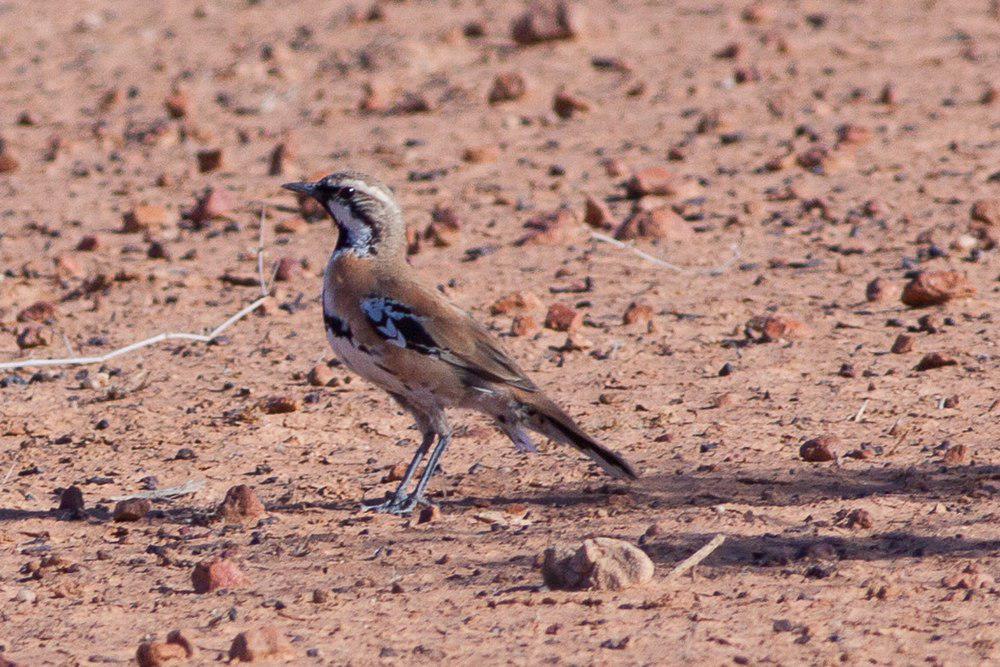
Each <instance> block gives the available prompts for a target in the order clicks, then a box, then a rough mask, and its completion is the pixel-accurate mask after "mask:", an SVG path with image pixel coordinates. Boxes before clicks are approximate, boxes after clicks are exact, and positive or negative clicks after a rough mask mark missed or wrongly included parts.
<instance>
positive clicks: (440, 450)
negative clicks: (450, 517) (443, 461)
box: [410, 430, 451, 509]
mask: <svg viewBox="0 0 1000 667" xmlns="http://www.w3.org/2000/svg"><path fill="white" fill-rule="evenodd" d="M449 442H451V430H448V431H447V432H445V433H443V434H441V435H440V436H438V442H437V447H435V448H434V451H433V452H431V457H430V459H428V460H427V467H426V468H424V474H423V475H421V476H420V481H419V482H417V488H416V489H414V491H413V495H412V496H410V500H411V501H412V503H413V505H414V506H415V505H417V504H419V503H427V500H426V499H425V498H424V491H425V490H426V489H427V484H428V483H429V482H430V481H431V475H433V474H434V470H435V469H436V468H437V464H438V460H439V459H440V458H441V455H442V454H444V450H445V449H447V448H448V443H449ZM411 509H412V508H411Z"/></svg>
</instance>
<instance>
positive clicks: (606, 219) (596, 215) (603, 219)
mask: <svg viewBox="0 0 1000 667" xmlns="http://www.w3.org/2000/svg"><path fill="white" fill-rule="evenodd" d="M583 222H584V223H585V224H587V225H589V226H590V227H593V228H594V229H603V230H610V229H614V227H615V217H614V215H612V213H611V209H610V208H608V205H607V204H605V203H604V202H603V201H601V200H600V199H597V198H596V197H591V196H590V195H587V199H586V200H585V201H584V204H583Z"/></svg>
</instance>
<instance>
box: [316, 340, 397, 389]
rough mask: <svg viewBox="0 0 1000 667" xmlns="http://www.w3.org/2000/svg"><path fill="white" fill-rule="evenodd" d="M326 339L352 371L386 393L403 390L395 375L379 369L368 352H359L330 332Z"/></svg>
mask: <svg viewBox="0 0 1000 667" xmlns="http://www.w3.org/2000/svg"><path fill="white" fill-rule="evenodd" d="M326 337H327V340H329V341H330V347H332V348H333V351H334V352H335V353H336V354H337V356H338V357H339V358H340V360H341V361H343V362H344V364H345V365H346V366H347V367H348V368H350V369H351V370H352V371H354V372H355V373H357V374H358V375H360V376H361V377H363V378H364V379H366V380H368V381H369V382H372V383H374V384H376V385H378V386H379V387H382V388H383V389H385V390H387V391H391V392H394V393H399V392H401V391H402V390H403V389H404V387H403V383H402V382H401V381H400V380H399V379H398V378H397V377H396V376H395V375H392V374H391V373H389V372H387V371H386V370H385V369H383V368H381V367H379V365H378V358H377V357H376V356H374V355H373V354H372V353H371V352H370V351H368V352H366V351H364V350H361V349H359V348H358V347H357V346H355V345H354V343H353V342H352V341H351V340H350V339H348V338H342V337H339V336H335V335H333V333H332V332H330V331H327V336H326Z"/></svg>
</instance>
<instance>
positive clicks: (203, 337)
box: [0, 296, 267, 370]
mask: <svg viewBox="0 0 1000 667" xmlns="http://www.w3.org/2000/svg"><path fill="white" fill-rule="evenodd" d="M266 299H267V297H263V296H262V297H261V298H259V299H257V300H256V301H254V302H253V303H251V304H250V305H248V306H246V307H244V308H241V309H240V311H239V312H237V313H236V314H235V315H233V316H232V317H230V318H229V319H228V320H226V321H225V322H223V323H222V324H220V325H219V326H217V327H216V328H215V329H213V330H212V331H211V332H209V333H207V334H194V333H161V334H157V335H156V336H153V337H151V338H146V339H145V340H140V341H138V342H136V343H132V344H131V345H126V346H125V347H120V348H118V349H117V350H112V351H111V352H108V353H106V354H102V355H99V356H96V357H67V358H64V359H23V360H21V361H8V362H5V363H0V370H12V369H15V368H26V367H29V366H31V367H42V366H85V365H88V364H100V363H104V362H105V361H108V360H109V359H114V358H115V357H120V356H121V355H123V354H128V353H129V352H133V351H135V350H138V349H140V348H143V347H148V346H150V345H155V344H156V343H161V342H163V341H165V340H191V341H195V342H199V343H210V342H212V341H213V340H215V339H216V338H218V337H219V335H220V334H221V333H222V332H223V331H225V330H226V329H228V328H229V327H231V326H233V325H234V324H236V323H237V322H238V321H240V320H241V319H243V318H244V317H246V316H247V315H248V314H249V313H251V312H253V311H255V310H257V309H258V308H260V306H261V304H263V303H264V301H265V300H266Z"/></svg>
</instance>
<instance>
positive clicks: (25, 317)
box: [17, 301, 56, 322]
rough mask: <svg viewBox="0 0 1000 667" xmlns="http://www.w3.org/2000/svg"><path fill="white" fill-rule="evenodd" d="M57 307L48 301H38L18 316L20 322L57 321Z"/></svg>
mask: <svg viewBox="0 0 1000 667" xmlns="http://www.w3.org/2000/svg"><path fill="white" fill-rule="evenodd" d="M55 316H56V307H55V306H54V305H52V304H51V303H49V302H48V301H36V302H35V303H33V304H31V305H30V306H28V307H27V308H25V309H24V310H22V311H21V312H19V313H18V314H17V321H18V322H48V321H51V320H53V319H55Z"/></svg>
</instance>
